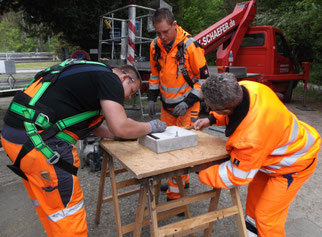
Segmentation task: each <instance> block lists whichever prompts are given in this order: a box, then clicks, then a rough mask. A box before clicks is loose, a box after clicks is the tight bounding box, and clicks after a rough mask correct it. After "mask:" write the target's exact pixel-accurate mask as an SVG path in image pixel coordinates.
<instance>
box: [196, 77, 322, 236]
mask: <svg viewBox="0 0 322 237" xmlns="http://www.w3.org/2000/svg"><path fill="white" fill-rule="evenodd" d="M240 85H242V86H243V91H244V97H243V102H242V103H241V105H239V106H237V108H235V110H234V114H232V115H229V116H223V115H218V114H216V113H215V112H211V114H212V115H213V116H214V118H215V119H216V122H215V125H218V126H222V125H227V127H226V136H228V137H229V138H228V140H227V143H226V149H227V151H228V153H229V155H230V160H229V161H226V162H224V163H222V164H220V165H215V166H211V167H209V168H207V169H205V170H203V171H201V172H200V173H199V179H200V181H201V182H202V183H204V184H206V185H208V186H211V187H215V188H232V187H234V186H238V185H245V184H249V185H248V195H247V202H246V226H247V230H248V233H249V236H256V235H258V236H269V237H274V236H285V231H284V224H285V221H286V217H287V213H288V208H289V205H290V203H291V202H292V201H293V199H294V198H295V196H296V194H297V191H298V190H299V189H300V187H301V186H302V185H303V183H304V182H305V181H306V180H307V179H308V178H309V177H310V176H311V174H312V173H313V171H314V170H315V168H316V165H317V153H318V151H319V150H320V145H321V138H320V136H319V134H318V133H317V131H316V130H315V129H314V128H312V127H311V126H309V125H308V124H306V123H304V122H302V121H300V120H298V119H297V117H296V116H295V115H294V114H292V113H291V112H290V111H288V110H287V108H286V107H285V106H284V104H283V103H282V102H281V101H280V100H279V99H278V97H277V96H276V95H275V93H274V92H273V91H272V90H271V89H270V88H268V87H267V86H265V85H263V84H260V83H257V82H251V81H241V82H240ZM238 107H239V108H238ZM210 120H211V119H210ZM236 121H237V122H236Z"/></svg>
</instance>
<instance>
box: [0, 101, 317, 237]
mask: <svg viewBox="0 0 322 237" xmlns="http://www.w3.org/2000/svg"><path fill="white" fill-rule="evenodd" d="M10 101H11V98H0V125H1V127H2V123H3V121H2V119H3V115H4V111H5V110H6V108H7V107H8V104H9V102H10ZM301 104H302V99H301V97H295V98H294V99H293V101H292V102H291V103H289V104H287V107H288V108H289V110H291V111H292V112H293V113H294V114H295V115H296V116H298V117H299V119H300V120H302V121H304V122H306V123H308V124H310V125H312V126H313V127H315V128H316V129H317V131H318V132H319V133H320V134H322V102H315V101H313V100H308V101H307V106H308V107H311V108H314V109H315V111H303V110H300V109H298V108H297V107H298V106H300V105H301ZM130 114H131V117H133V118H134V119H139V118H140V114H139V112H138V111H136V112H133V111H131V112H130ZM207 133H212V134H213V135H215V136H219V137H221V138H223V135H222V134H219V133H217V132H214V131H208V132H207ZM0 156H1V157H0V215H1V216H2V217H6V218H0V229H1V231H0V235H1V236H45V234H44V231H43V229H42V227H41V225H40V223H39V221H38V218H37V216H36V214H35V211H34V209H33V207H32V205H31V202H30V200H29V198H28V196H27V194H26V192H25V190H24V187H23V185H22V184H21V181H20V179H19V178H18V177H17V176H16V175H14V174H13V173H12V172H10V171H9V169H7V168H6V166H5V165H6V164H9V161H8V159H7V158H6V155H5V154H4V152H3V151H2V152H0ZM319 159H320V160H321V159H322V152H320V153H319ZM78 176H79V178H80V182H81V185H82V188H83V191H84V196H85V207H86V212H87V220H88V230H89V232H88V236H99V237H100V236H115V235H116V234H115V233H116V232H115V231H116V225H115V220H114V213H113V205H112V203H106V204H104V205H103V209H102V216H101V224H100V225H96V224H95V223H94V220H95V211H96V201H97V193H98V184H99V173H93V172H90V171H89V168H88V167H85V168H84V169H80V170H79V175H78ZM190 177H191V181H190V182H191V185H190V190H188V194H189V193H192V192H194V191H196V190H198V192H199V191H200V190H204V189H206V187H205V186H204V185H201V184H200V182H199V180H198V177H197V175H196V174H191V176H190ZM106 183H107V184H106V190H107V194H108V193H110V191H109V190H110V186H109V182H106ZM321 183H322V164H321V161H320V162H319V164H318V167H317V169H316V171H315V173H314V174H313V176H312V177H311V178H310V179H309V181H308V182H307V183H305V184H304V185H303V187H302V189H301V190H300V191H299V193H298V195H297V197H296V199H295V200H294V201H293V203H292V204H291V208H290V211H289V215H288V219H287V223H286V233H287V236H292V237H306V236H307V237H312V236H313V237H318V236H322V215H321V213H322V198H321V197H322V188H321ZM239 190H240V194H241V199H242V203H243V204H244V205H245V199H246V194H247V187H246V186H243V187H240V188H239ZM226 191H227V190H223V192H222V193H223V195H222V196H221V199H220V204H219V208H221V207H222V206H225V205H226V204H227V203H228V204H229V203H230V198H229V193H228V191H227V192H226ZM160 199H161V200H160V201H162V202H164V201H165V195H164V193H162V194H161V196H160ZM136 202H137V197H136V196H135V197H131V198H124V200H123V199H122V200H121V204H120V207H121V215H122V218H124V219H123V221H124V223H123V224H125V223H130V222H131V221H133V218H134V217H135V203H136ZM207 205H208V203H206V202H202V203H200V204H198V205H193V206H191V213H192V214H193V215H194V214H195V213H199V212H200V210H203V211H204V210H207ZM124 207H126V208H124ZM129 213H130V214H129ZM174 218H177V217H174ZM17 223H18V224H19V225H18V224H17ZM161 224H166V222H165V221H163V222H162V223H161ZM236 230H237V227H236V224H235V220H234V218H233V217H231V218H226V219H224V220H220V221H218V222H216V223H215V233H216V236H219V237H227V236H228V237H229V236H230V237H234V236H238V234H237V232H236ZM127 236H129V235H127ZM142 236H150V233H149V229H148V228H147V227H145V228H144V230H143V233H142ZM197 236H200V235H197Z"/></svg>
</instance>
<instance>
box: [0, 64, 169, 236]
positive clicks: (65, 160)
mask: <svg viewBox="0 0 322 237" xmlns="http://www.w3.org/2000/svg"><path fill="white" fill-rule="evenodd" d="M54 73H55V71H54V72H53V73H51V74H50V75H49V76H51V77H49V76H48V75H46V76H43V77H39V78H37V79H36V80H35V81H34V82H33V83H32V84H31V85H29V86H28V87H27V88H26V89H25V90H23V92H19V93H17V94H16V96H15V97H14V99H13V101H12V103H11V104H10V106H9V108H8V111H7V113H6V116H5V119H4V121H5V123H4V126H3V128H2V137H1V142H2V145H3V148H4V150H5V152H6V153H7V154H8V156H9V158H10V159H11V160H12V162H14V165H12V166H10V168H11V169H12V170H13V171H14V172H16V173H17V174H18V175H20V176H21V177H22V178H23V182H24V185H25V187H26V189H27V192H28V194H29V196H30V198H31V199H32V201H33V203H34V205H35V209H36V211H37V213H38V216H39V218H40V221H41V223H42V225H43V226H44V229H45V231H46V233H47V235H48V236H87V223H86V213H85V208H84V201H83V191H82V189H81V187H80V184H79V180H78V178H77V176H76V172H77V168H78V167H79V165H80V160H79V158H78V156H77V153H76V148H75V145H74V142H75V141H77V140H78V139H79V138H83V137H85V136H86V135H88V134H90V133H93V134H94V135H96V136H100V137H103V138H114V137H120V138H125V139H126V138H127V139H130V138H137V137H141V136H144V135H146V134H148V133H151V132H152V133H153V132H163V131H164V130H165V129H166V125H165V123H163V122H161V121H160V120H152V121H150V122H137V121H134V120H132V119H130V118H128V117H127V115H126V113H125V110H124V108H123V102H124V99H126V98H130V97H131V96H132V95H133V94H134V93H135V92H136V91H137V90H138V89H139V88H140V85H141V78H140V75H139V73H138V72H137V71H136V70H135V68H134V67H132V66H129V65H126V66H122V67H120V68H113V69H111V68H109V67H106V66H104V65H97V64H95V63H94V64H93V63H92V64H91V63H81V64H75V65H72V66H70V67H68V68H66V70H62V71H61V73H60V74H59V75H58V76H57V78H55V80H53V79H52V78H53V77H55V75H54ZM44 75H45V74H44ZM48 81H50V82H51V84H50V86H49V87H48V88H45V89H44V92H43V94H39V92H38V91H41V90H42V88H44V87H42V86H43V85H45V83H47V82H48ZM53 81H54V82H53ZM39 88H40V89H39ZM38 97H40V98H39V99H37V98H38ZM100 111H101V112H102V114H103V115H100ZM84 114H93V115H91V117H86V116H85V115H84ZM80 115H84V117H85V118H84V119H80V120H79V121H78V122H75V123H73V121H76V120H75V117H77V118H80V117H81V116H80ZM66 118H68V119H66ZM103 119H105V120H106V123H102V122H103ZM70 121H72V122H70ZM68 124H69V125H68ZM64 126H68V127H67V128H65V127H64ZM55 129H56V130H55ZM57 129H58V130H57ZM42 130H43V132H41V131H42ZM50 152H52V153H50ZM48 154H53V155H48Z"/></svg>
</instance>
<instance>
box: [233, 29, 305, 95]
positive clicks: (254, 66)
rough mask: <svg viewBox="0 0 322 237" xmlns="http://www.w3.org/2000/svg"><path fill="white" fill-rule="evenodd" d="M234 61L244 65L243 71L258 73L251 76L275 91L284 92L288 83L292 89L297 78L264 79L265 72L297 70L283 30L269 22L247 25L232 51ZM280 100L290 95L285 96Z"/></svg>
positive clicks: (276, 72)
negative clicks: (235, 52) (258, 75)
mask: <svg viewBox="0 0 322 237" xmlns="http://www.w3.org/2000/svg"><path fill="white" fill-rule="evenodd" d="M235 65H236V66H242V67H246V68H247V73H258V74H261V77H255V78H253V79H252V80H256V81H260V82H262V83H264V84H266V85H268V86H269V87H271V88H272V89H273V90H274V91H275V92H279V93H284V94H285V92H286V91H287V90H288V89H289V88H288V87H291V88H292V89H293V88H294V87H295V86H296V84H297V81H296V82H295V83H294V81H289V80H265V78H267V77H268V76H269V75H275V76H278V75H279V74H284V75H287V74H298V73H299V71H298V70H297V69H296V64H295V61H294V60H293V59H292V57H291V51H290V48H289V46H288V44H287V42H286V40H285V38H284V36H283V33H282V32H281V31H280V30H279V29H277V28H276V27H273V26H253V27H249V29H248V30H247V32H246V34H245V36H244V38H243V41H242V43H241V45H240V48H239V50H238V54H237V55H236V58H235ZM290 84H291V85H290ZM288 96H290V95H288ZM284 97H285V95H284ZM284 100H290V98H287V96H286V98H284Z"/></svg>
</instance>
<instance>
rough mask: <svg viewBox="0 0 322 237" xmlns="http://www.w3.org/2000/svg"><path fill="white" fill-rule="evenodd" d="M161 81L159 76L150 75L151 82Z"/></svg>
mask: <svg viewBox="0 0 322 237" xmlns="http://www.w3.org/2000/svg"><path fill="white" fill-rule="evenodd" d="M159 79H160V77H159V76H153V75H150V80H159Z"/></svg>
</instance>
